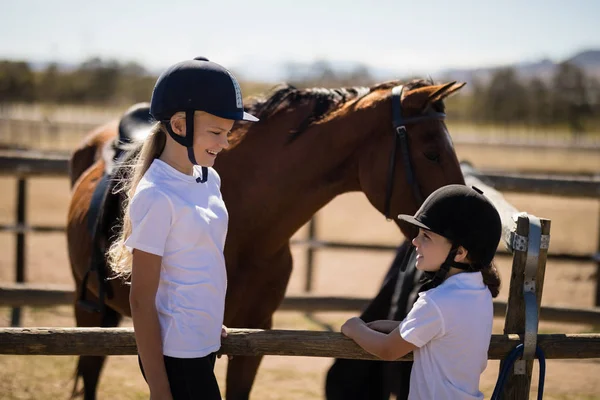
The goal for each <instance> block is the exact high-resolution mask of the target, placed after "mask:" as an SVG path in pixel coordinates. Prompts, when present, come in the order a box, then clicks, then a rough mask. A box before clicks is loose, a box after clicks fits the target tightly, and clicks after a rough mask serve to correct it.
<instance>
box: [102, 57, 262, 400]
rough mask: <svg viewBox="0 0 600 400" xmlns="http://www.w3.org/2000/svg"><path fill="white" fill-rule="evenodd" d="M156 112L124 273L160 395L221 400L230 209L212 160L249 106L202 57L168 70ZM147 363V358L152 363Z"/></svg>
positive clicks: (128, 220) (119, 259)
mask: <svg viewBox="0 0 600 400" xmlns="http://www.w3.org/2000/svg"><path fill="white" fill-rule="evenodd" d="M150 113H151V114H152V116H153V117H154V118H155V119H156V121H157V124H156V127H155V128H154V129H153V131H152V132H151V134H150V135H149V136H148V138H147V139H146V140H145V142H144V144H143V146H142V149H141V151H140V153H139V156H138V158H137V159H136V160H135V162H134V163H133V166H131V167H130V168H132V171H131V173H130V174H129V176H131V177H132V178H131V180H129V181H128V182H127V184H126V187H125V189H124V190H125V191H126V194H127V200H128V201H127V203H126V204H127V205H126V210H125V215H124V220H123V228H122V232H121V235H120V237H119V238H118V239H117V240H116V241H115V243H114V244H113V245H112V246H111V248H110V249H109V253H108V256H109V262H110V265H111V267H112V270H113V271H114V273H115V275H117V276H121V277H131V293H130V305H131V315H132V317H133V326H134V330H135V338H136V342H137V347H138V353H139V358H140V367H141V368H142V373H143V374H144V378H145V379H146V381H147V382H148V386H149V388H150V395H151V398H152V399H161V400H163V399H175V400H178V399H199V398H202V399H220V398H221V396H220V391H219V387H218V384H217V381H216V379H215V375H214V372H213V366H214V361H215V354H216V352H217V351H218V350H219V348H220V345H221V336H224V335H226V333H225V327H224V326H223V315H224V307H225V292H226V288H227V275H226V270H225V260H224V256H223V248H224V245H225V237H226V233H227V221H228V214H227V209H226V208H225V204H224V203H223V200H222V197H221V192H220V184H221V182H220V178H219V175H218V174H217V172H216V171H215V170H214V169H213V168H211V167H212V165H213V163H214V160H215V158H216V157H218V154H219V152H221V151H222V150H225V149H227V147H228V141H227V136H228V133H229V132H230V130H231V129H232V127H233V124H234V122H235V121H236V120H247V121H257V119H256V118H255V117H253V116H252V115H249V114H247V113H245V112H244V109H243V104H242V94H241V91H240V87H239V84H238V82H237V80H236V79H235V77H234V76H233V75H232V74H231V73H230V72H229V71H228V70H226V69H225V68H223V67H222V66H220V65H218V64H216V63H214V62H210V61H208V60H207V59H206V58H203V57H198V58H196V59H194V60H189V61H183V62H180V63H178V64H175V65H173V66H172V67H170V68H169V69H168V70H166V71H165V72H164V73H163V74H162V75H161V76H160V77H159V78H158V81H157V82H156V85H155V87H154V91H153V93H152V100H151V103H150ZM142 366H143V367H142Z"/></svg>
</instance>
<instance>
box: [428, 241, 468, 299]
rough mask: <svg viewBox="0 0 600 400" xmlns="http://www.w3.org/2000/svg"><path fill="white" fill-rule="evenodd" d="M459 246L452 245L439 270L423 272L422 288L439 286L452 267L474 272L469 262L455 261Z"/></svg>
mask: <svg viewBox="0 0 600 400" xmlns="http://www.w3.org/2000/svg"><path fill="white" fill-rule="evenodd" d="M458 247H459V246H457V245H454V244H453V245H452V248H451V249H450V251H449V252H448V255H447V256H446V260H445V261H444V262H443V263H442V265H441V266H440V269H439V270H437V271H425V272H424V273H423V282H424V285H423V286H422V288H421V290H422V291H423V290H429V289H433V288H435V287H438V286H439V285H440V284H441V283H442V282H444V280H445V279H446V276H447V275H448V272H449V271H450V268H452V267H454V268H458V269H461V270H463V271H466V272H474V270H473V268H472V267H471V266H470V265H469V264H465V263H459V262H456V261H454V257H456V253H458Z"/></svg>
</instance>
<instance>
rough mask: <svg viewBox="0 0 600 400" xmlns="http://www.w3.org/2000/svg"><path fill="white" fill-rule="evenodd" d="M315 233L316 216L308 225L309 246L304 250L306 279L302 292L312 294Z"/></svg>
mask: <svg viewBox="0 0 600 400" xmlns="http://www.w3.org/2000/svg"><path fill="white" fill-rule="evenodd" d="M316 232H317V216H316V215H314V216H313V217H312V218H311V219H310V222H309V223H308V241H309V243H310V244H309V246H307V248H306V277H305V281H304V291H305V292H307V293H308V292H312V281H313V269H314V255H315V247H314V246H313V243H314V242H315V239H316Z"/></svg>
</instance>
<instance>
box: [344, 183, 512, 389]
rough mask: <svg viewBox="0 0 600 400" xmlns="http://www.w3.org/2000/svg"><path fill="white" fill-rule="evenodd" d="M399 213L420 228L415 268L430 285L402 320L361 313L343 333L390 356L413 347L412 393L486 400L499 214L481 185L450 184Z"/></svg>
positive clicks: (409, 224) (405, 221) (370, 349)
mask: <svg viewBox="0 0 600 400" xmlns="http://www.w3.org/2000/svg"><path fill="white" fill-rule="evenodd" d="M398 218H399V219H400V221H401V224H402V225H404V227H405V228H406V231H407V232H409V231H411V229H412V231H413V232H414V233H415V235H416V236H414V239H413V240H412V243H413V245H414V250H415V251H416V255H417V257H416V267H417V268H418V269H419V270H421V271H424V273H425V275H426V276H427V278H428V282H427V285H426V287H425V289H426V290H424V291H422V292H421V293H419V298H418V300H417V301H416V302H415V304H414V305H413V307H412V309H411V310H410V312H409V313H408V315H407V316H406V318H405V319H404V320H403V321H402V322H398V321H388V320H380V321H373V322H370V323H368V324H365V323H364V322H363V321H362V320H361V319H359V318H357V317H355V318H351V319H349V320H348V321H346V323H345V324H344V325H343V326H342V333H343V334H344V335H346V336H348V337H350V338H351V339H353V340H354V341H355V342H356V343H358V345H360V346H361V347H362V348H363V349H365V350H366V351H368V352H369V353H371V354H374V355H376V356H378V357H380V358H382V359H384V360H389V361H392V360H396V359H398V358H400V357H402V356H404V355H405V354H407V353H409V352H411V351H412V352H413V355H414V364H413V367H412V372H411V376H410V391H409V399H410V400H416V399H424V400H425V399H427V400H429V399H469V400H470V399H483V394H482V393H481V391H480V390H479V378H480V375H481V373H482V372H483V371H484V370H485V368H486V366H487V354H488V348H489V344H490V339H491V335H492V322H493V316H494V313H493V304H492V297H495V296H496V295H497V294H498V288H499V285H500V277H499V276H498V273H497V271H496V269H495V267H493V265H492V260H493V258H494V254H495V252H496V248H497V246H498V243H499V241H500V236H501V233H502V224H501V221H500V216H499V214H498V212H497V211H496V209H495V207H494V206H493V205H492V203H491V202H490V201H489V200H488V199H487V198H486V197H485V196H484V195H483V193H482V192H481V191H480V190H479V189H477V188H475V187H473V188H469V187H467V186H464V185H448V186H444V187H442V188H440V189H438V190H436V191H435V192H433V193H432V194H431V195H430V196H429V197H428V198H427V199H426V200H425V202H424V203H423V205H422V206H421V208H420V209H419V210H418V211H417V212H416V214H415V215H414V216H411V215H403V214H401V215H399V216H398ZM417 230H418V233H417ZM484 275H485V278H484Z"/></svg>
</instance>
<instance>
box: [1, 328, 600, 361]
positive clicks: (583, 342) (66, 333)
mask: <svg viewBox="0 0 600 400" xmlns="http://www.w3.org/2000/svg"><path fill="white" fill-rule="evenodd" d="M522 341H523V338H522V337H521V336H520V335H516V334H508V335H492V340H491V343H490V349H489V352H488V358H489V359H490V360H500V359H502V358H504V357H505V356H506V354H507V353H509V352H510V351H511V350H512V349H513V348H514V347H515V346H516V345H517V344H519V343H522ZM538 344H539V346H540V347H541V348H542V349H543V350H544V353H545V355H546V358H548V359H559V358H560V359H565V358H578V359H581V358H600V334H596V333H592V334H551V335H538ZM221 352H222V353H223V354H229V355H232V356H259V355H277V356H305V357H328V358H329V357H331V358H347V359H360V360H378V358H377V357H375V356H373V355H371V354H369V353H367V352H365V351H364V350H363V349H361V348H360V347H359V346H358V345H357V344H356V343H354V341H352V340H351V339H349V338H347V337H345V336H344V335H342V334H341V333H337V332H317V331H295V330H294V331H292V330H268V331H267V330H255V329H229V330H228V336H227V337H226V338H223V340H222V346H221ZM0 354H17V355H96V356H98V355H135V354H137V347H136V344H135V337H134V333H133V328H0ZM410 359H411V357H410V356H408V357H403V358H401V359H399V361H408V360H410Z"/></svg>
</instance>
